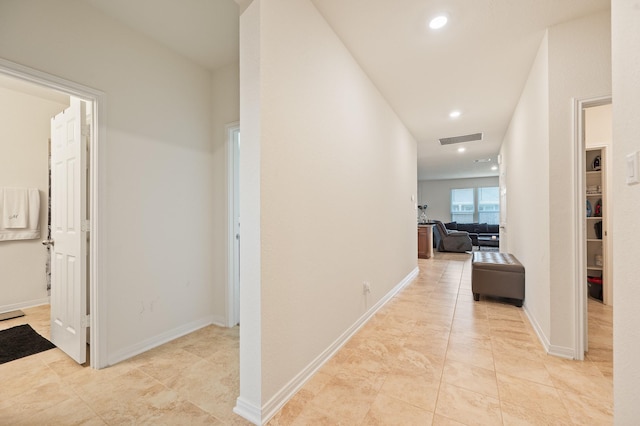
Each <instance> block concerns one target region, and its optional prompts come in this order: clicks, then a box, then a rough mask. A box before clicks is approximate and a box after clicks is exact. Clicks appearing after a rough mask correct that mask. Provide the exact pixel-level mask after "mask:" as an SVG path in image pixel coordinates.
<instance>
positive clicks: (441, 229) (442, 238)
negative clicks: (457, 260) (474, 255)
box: [434, 220, 473, 253]
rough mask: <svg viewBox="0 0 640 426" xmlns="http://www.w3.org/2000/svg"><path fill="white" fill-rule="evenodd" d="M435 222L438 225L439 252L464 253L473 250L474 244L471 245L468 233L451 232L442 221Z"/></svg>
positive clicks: (437, 241)
mask: <svg viewBox="0 0 640 426" xmlns="http://www.w3.org/2000/svg"><path fill="white" fill-rule="evenodd" d="M434 222H435V224H436V226H435V231H436V232H435V234H436V244H437V248H438V251H451V252H455V253H464V252H466V251H471V250H473V244H472V243H471V237H469V233H468V232H466V231H451V230H448V229H447V228H446V227H445V226H444V223H442V222H441V221H439V220H436V221H434Z"/></svg>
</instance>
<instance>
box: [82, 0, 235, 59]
mask: <svg viewBox="0 0 640 426" xmlns="http://www.w3.org/2000/svg"><path fill="white" fill-rule="evenodd" d="M84 1H85V2H87V3H89V4H91V5H93V6H94V7H96V8H98V9H100V10H101V11H102V12H104V13H106V14H107V15H110V16H111V17H113V18H115V19H116V20H118V21H120V22H122V23H123V24H125V25H127V26H128V27H130V28H132V29H134V30H136V31H138V32H140V33H142V34H144V35H146V36H148V37H150V38H152V39H155V40H156V41H159V42H160V43H161V44H164V45H165V46H167V47H169V48H170V49H172V50H174V51H176V52H179V53H181V54H182V55H184V56H186V57H187V58H189V59H191V60H192V61H194V62H195V63H197V64H200V65H202V66H204V67H205V68H208V69H211V70H215V69H217V68H220V67H223V66H225V65H229V64H231V63H234V62H238V58H239V53H238V45H239V19H238V15H239V13H238V5H237V4H236V2H235V1H234V0H84Z"/></svg>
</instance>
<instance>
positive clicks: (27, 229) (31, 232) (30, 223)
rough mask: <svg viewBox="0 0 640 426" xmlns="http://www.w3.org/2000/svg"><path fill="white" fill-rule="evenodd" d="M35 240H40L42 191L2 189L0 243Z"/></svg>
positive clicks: (0, 200)
mask: <svg viewBox="0 0 640 426" xmlns="http://www.w3.org/2000/svg"><path fill="white" fill-rule="evenodd" d="M16 193H17V195H16ZM24 198H26V201H25V200H24ZM35 238H40V191H38V189H37V188H29V189H20V188H0V241H2V240H31V239H35Z"/></svg>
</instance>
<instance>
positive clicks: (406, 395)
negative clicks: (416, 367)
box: [380, 372, 441, 412]
mask: <svg viewBox="0 0 640 426" xmlns="http://www.w3.org/2000/svg"><path fill="white" fill-rule="evenodd" d="M440 376H441V373H440V372H437V373H436V374H424V375H414V374H408V375H407V374H397V373H391V374H388V375H387V378H386V380H385V382H384V384H383V385H382V388H381V389H380V393H381V394H384V395H386V396H389V397H392V398H395V399H399V400H402V401H405V402H407V403H409V404H411V405H414V406H416V407H420V408H423V409H425V410H428V411H431V412H433V411H435V408H436V400H437V398H438V391H439V389H440Z"/></svg>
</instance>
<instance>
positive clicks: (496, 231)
mask: <svg viewBox="0 0 640 426" xmlns="http://www.w3.org/2000/svg"><path fill="white" fill-rule="evenodd" d="M444 226H445V227H446V228H447V229H448V230H450V231H465V232H468V233H469V237H470V238H471V242H472V243H473V245H474V246H477V245H478V237H494V236H495V237H496V239H500V225H489V224H487V223H457V222H449V223H445V224H444Z"/></svg>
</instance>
